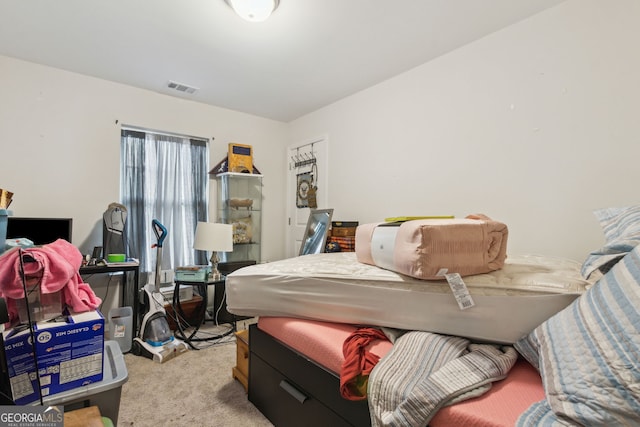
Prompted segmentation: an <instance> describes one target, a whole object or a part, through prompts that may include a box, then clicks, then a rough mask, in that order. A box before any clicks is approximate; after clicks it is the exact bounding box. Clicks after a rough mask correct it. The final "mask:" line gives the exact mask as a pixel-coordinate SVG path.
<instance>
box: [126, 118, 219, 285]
mask: <svg viewBox="0 0 640 427" xmlns="http://www.w3.org/2000/svg"><path fill="white" fill-rule="evenodd" d="M120 164H121V169H120V195H121V203H122V204H123V205H124V206H125V207H126V208H127V209H128V217H127V224H126V226H127V233H128V242H129V248H128V254H129V256H131V257H134V258H138V259H139V260H140V271H141V272H142V273H145V272H146V273H149V272H153V271H154V270H155V265H156V255H157V249H155V248H153V247H152V245H154V244H156V243H157V237H156V235H155V233H154V231H153V228H152V226H151V223H152V220H153V219H157V220H158V221H160V223H161V224H162V225H164V226H165V227H166V228H167V231H168V234H167V237H166V239H165V240H164V244H163V248H162V267H161V268H162V269H163V270H173V269H175V267H178V266H183V265H192V264H207V262H208V261H207V259H206V254H205V253H203V252H202V251H195V250H194V249H193V239H194V236H195V229H196V224H197V223H198V221H207V220H208V204H209V200H208V198H209V188H208V185H209V178H208V170H209V143H208V141H206V140H201V139H191V138H188V137H179V136H171V135H165V134H160V133H154V132H149V131H138V130H125V129H123V130H122V138H121V161H120Z"/></svg>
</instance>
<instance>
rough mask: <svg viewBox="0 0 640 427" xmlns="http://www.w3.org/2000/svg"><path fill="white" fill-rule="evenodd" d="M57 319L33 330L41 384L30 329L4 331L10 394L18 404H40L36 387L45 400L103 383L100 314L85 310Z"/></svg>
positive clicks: (38, 325)
mask: <svg viewBox="0 0 640 427" xmlns="http://www.w3.org/2000/svg"><path fill="white" fill-rule="evenodd" d="M56 320H59V321H48V322H38V323H35V324H34V327H33V329H34V337H35V341H36V346H35V350H36V355H37V361H38V372H39V377H40V384H38V378H37V377H36V375H35V372H36V370H35V361H34V356H33V346H32V345H31V333H30V331H29V328H28V327H26V326H19V327H14V328H11V329H9V330H7V331H5V332H4V345H5V352H6V357H7V367H8V371H9V378H10V382H11V392H12V394H13V400H14V401H15V403H16V404H18V405H24V404H29V403H33V402H37V401H40V393H39V390H38V388H39V387H40V390H41V392H42V396H43V397H44V396H49V395H54V394H56V393H61V392H64V391H68V390H71V389H73V388H76V387H80V386H84V385H87V384H91V383H94V382H98V381H102V378H103V367H102V359H103V350H104V317H103V316H102V314H101V313H100V312H99V311H88V312H85V313H74V314H71V315H69V316H61V317H60V319H56Z"/></svg>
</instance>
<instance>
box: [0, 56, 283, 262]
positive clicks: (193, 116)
mask: <svg viewBox="0 0 640 427" xmlns="http://www.w3.org/2000/svg"><path fill="white" fill-rule="evenodd" d="M0 80H1V81H2V82H3V85H2V87H1V88H0V99H1V100H2V102H0V152H1V153H2V154H1V155H0V158H1V159H2V163H1V165H0V188H5V189H7V190H10V191H12V192H14V193H15V195H14V202H13V204H12V205H11V207H10V209H11V210H13V213H14V215H15V216H40V217H71V218H73V220H74V222H73V243H74V244H75V245H76V246H78V247H79V248H80V249H81V251H82V252H83V253H90V252H91V249H92V248H93V246H95V245H101V244H102V243H101V242H102V214H103V213H104V211H105V210H106V209H107V207H108V205H109V203H111V202H116V201H118V200H119V173H120V169H119V167H120V125H122V124H127V125H133V126H139V127H144V128H149V129H155V130H161V131H166V132H174V133H180V134H185V135H191V136H199V137H204V138H211V137H215V139H214V140H213V142H211V143H210V165H211V167H213V166H215V165H216V164H217V163H218V162H219V161H220V160H222V159H223V158H224V157H225V156H226V153H227V144H228V143H229V142H239V143H244V144H251V145H253V147H254V160H255V163H256V165H257V166H258V167H259V168H260V170H261V172H262V173H263V174H264V180H263V185H264V204H263V206H264V215H263V221H264V224H263V233H264V234H263V242H265V244H264V248H263V259H264V260H273V259H279V258H281V253H282V251H283V245H284V242H283V241H282V240H283V239H282V237H281V236H282V235H283V234H284V220H283V218H282V205H283V203H284V201H283V195H282V191H281V189H282V188H283V187H284V185H285V184H284V175H283V174H282V172H281V171H282V170H284V168H285V165H284V157H285V156H284V154H283V153H284V147H285V146H286V138H287V125H286V124H285V123H281V122H277V121H273V120H268V119H264V118H260V117H256V116H251V115H247V114H243V113H238V112H235V111H230V110H226V109H222V108H216V107H211V106H207V105H204V104H200V103H197V102H192V101H188V100H182V99H178V98H174V97H170V96H166V95H162V94H159V93H155V92H151V91H146V90H141V89H136V88H132V87H129V86H125V85H121V84H118V83H112V82H108V81H105V80H100V79H96V78H92V77H87V76H83V75H79V74H74V73H70V72H67V71H63V70H59V69H55V68H50V67H44V66H40V65H37V64H33V63H29V62H24V61H20V60H16V59H12V58H8V57H4V56H0ZM210 183H211V186H210V187H211V194H212V198H211V212H210V215H211V220H214V218H215V198H214V197H213V196H214V195H215V190H216V186H215V181H214V180H211V181H210Z"/></svg>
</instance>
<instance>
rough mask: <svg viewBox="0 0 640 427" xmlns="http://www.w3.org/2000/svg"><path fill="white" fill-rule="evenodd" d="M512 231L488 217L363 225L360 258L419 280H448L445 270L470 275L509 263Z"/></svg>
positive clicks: (358, 243) (358, 231) (359, 232)
mask: <svg viewBox="0 0 640 427" xmlns="http://www.w3.org/2000/svg"><path fill="white" fill-rule="evenodd" d="M508 234H509V232H508V228H507V226H506V225H505V224H503V223H501V222H498V221H493V220H491V219H490V218H488V217H486V216H484V215H470V216H468V217H467V218H460V219H457V218H455V219H423V220H415V221H406V222H403V223H401V224H400V225H389V224H385V223H373V224H362V225H360V226H358V228H357V229H356V257H357V259H358V261H359V262H362V263H364V264H370V265H376V266H378V267H381V268H384V269H387V270H391V271H395V272H397V273H401V274H406V275H407V276H411V277H415V278H417V279H424V280H442V279H443V277H442V276H440V275H439V274H441V273H443V272H446V273H459V274H460V275H461V276H469V275H472V274H482V273H488V272H490V271H494V270H498V269H500V268H502V267H503V266H504V261H505V259H506V258H507V237H508Z"/></svg>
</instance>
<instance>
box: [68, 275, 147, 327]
mask: <svg viewBox="0 0 640 427" xmlns="http://www.w3.org/2000/svg"><path fill="white" fill-rule="evenodd" d="M113 273H122V275H123V276H124V280H123V281H122V293H121V295H122V297H121V306H122V307H127V306H129V307H132V308H133V328H134V331H133V336H134V337H136V336H138V310H139V307H138V303H139V300H140V296H139V295H138V293H139V292H140V287H139V281H140V265H139V264H126V265H92V266H84V267H80V275H81V276H88V275H91V274H113ZM130 275H133V286H132V289H131V290H128V289H127V288H129V287H130V286H129V280H128V279H129V278H130V277H129V276H130ZM130 300H133V301H130Z"/></svg>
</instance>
